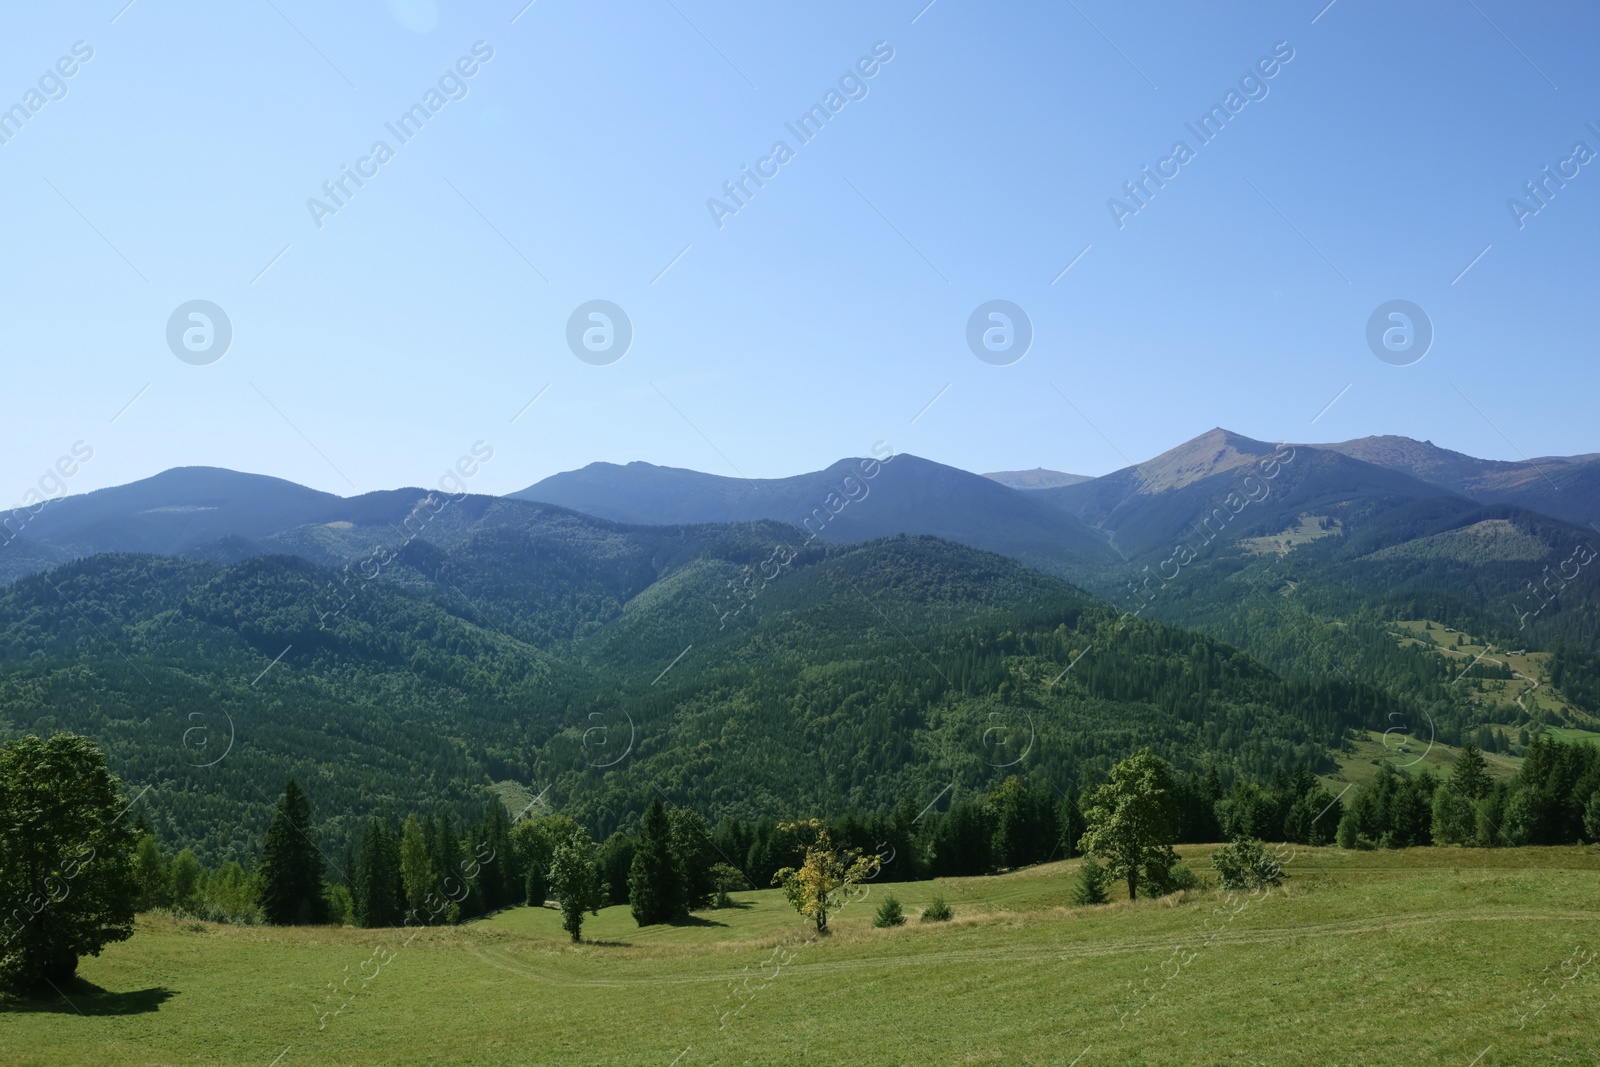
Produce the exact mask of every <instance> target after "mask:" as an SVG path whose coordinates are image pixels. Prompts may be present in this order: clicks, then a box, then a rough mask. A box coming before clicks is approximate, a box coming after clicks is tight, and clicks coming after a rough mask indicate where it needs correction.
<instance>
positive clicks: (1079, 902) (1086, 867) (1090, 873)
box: [1072, 856, 1111, 908]
mask: <svg viewBox="0 0 1600 1067" xmlns="http://www.w3.org/2000/svg"><path fill="white" fill-rule="evenodd" d="M1110 902H1111V898H1110V897H1109V896H1108V895H1107V894H1106V871H1105V868H1104V867H1101V866H1100V865H1099V864H1098V863H1096V862H1095V861H1094V857H1093V856H1085V857H1083V863H1082V864H1081V865H1080V866H1079V867H1078V882H1077V884H1076V885H1074V886H1073V887H1072V903H1073V904H1074V905H1075V906H1077V907H1080V908H1086V907H1089V906H1090V905H1093V904H1109V903H1110Z"/></svg>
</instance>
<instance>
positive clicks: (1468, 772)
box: [1450, 741, 1492, 800]
mask: <svg viewBox="0 0 1600 1067" xmlns="http://www.w3.org/2000/svg"><path fill="white" fill-rule="evenodd" d="M1491 784H1492V783H1491V782H1490V779H1489V765H1488V764H1487V763H1486V762H1485V761H1484V758H1483V755H1482V754H1481V753H1480V752H1479V751H1478V746H1476V745H1474V744H1473V743H1472V742H1471V741H1467V742H1465V743H1463V744H1462V746H1461V751H1460V752H1458V753H1456V761H1455V763H1454V764H1453V765H1452V767H1451V769H1450V785H1451V786H1452V787H1454V789H1455V791H1456V792H1458V793H1460V794H1461V795H1462V796H1464V797H1466V798H1467V799H1468V800H1477V799H1478V798H1479V797H1482V796H1483V795H1484V794H1486V793H1488V792H1489V786H1490V785H1491Z"/></svg>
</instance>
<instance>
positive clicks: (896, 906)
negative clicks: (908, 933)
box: [872, 897, 906, 930]
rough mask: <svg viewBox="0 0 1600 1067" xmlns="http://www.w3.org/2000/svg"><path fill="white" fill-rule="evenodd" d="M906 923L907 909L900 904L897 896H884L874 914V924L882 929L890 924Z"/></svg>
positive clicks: (901, 924) (899, 924)
mask: <svg viewBox="0 0 1600 1067" xmlns="http://www.w3.org/2000/svg"><path fill="white" fill-rule="evenodd" d="M905 924H906V913H905V909H904V908H902V907H901V906H900V901H899V900H898V899H896V898H895V897H884V898H883V902H882V903H880V904H879V905H878V910H877V911H876V912H875V913H874V914H873V916H872V925H873V926H876V927H878V928H879V929H880V930H881V929H884V928H886V927H890V926H904V925H905Z"/></svg>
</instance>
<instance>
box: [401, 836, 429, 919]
mask: <svg viewBox="0 0 1600 1067" xmlns="http://www.w3.org/2000/svg"><path fill="white" fill-rule="evenodd" d="M437 878H438V876H437V874H436V873H435V872H434V869H433V858H432V857H431V856H429V855H428V840H427V838H426V836H425V835H424V834H423V832H422V823H421V822H420V821H419V820H418V819H417V816H416V815H415V814H414V813H413V814H411V815H408V816H406V825H405V829H404V830H402V831H401V832H400V883H401V885H402V886H403V887H404V889H405V904H406V909H407V911H408V913H409V914H411V915H413V916H417V917H419V918H420V917H421V916H422V915H423V914H424V912H425V910H426V908H427V898H428V894H429V893H431V892H433V886H434V883H435V881H437Z"/></svg>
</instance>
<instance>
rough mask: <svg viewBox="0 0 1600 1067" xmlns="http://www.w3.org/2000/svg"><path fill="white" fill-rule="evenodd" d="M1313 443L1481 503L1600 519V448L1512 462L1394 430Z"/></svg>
mask: <svg viewBox="0 0 1600 1067" xmlns="http://www.w3.org/2000/svg"><path fill="white" fill-rule="evenodd" d="M1314 447H1316V448H1319V449H1323V450H1325V451H1329V452H1338V453H1340V454H1341V455H1345V456H1350V457H1351V458H1353V459H1359V460H1362V461H1364V462H1367V463H1372V464H1374V465H1376V466H1380V467H1384V468H1386V469H1388V470H1393V471H1401V472H1404V473H1406V474H1409V475H1411V476H1412V477H1414V478H1417V479H1419V480H1421V481H1424V482H1428V483H1429V484H1432V485H1436V486H1439V487H1440V488H1443V489H1447V490H1449V491H1450V492H1452V493H1459V494H1461V495H1462V496H1466V497H1470V498H1472V499H1473V500H1476V501H1478V502H1479V503H1483V504H1515V505H1517V506H1518V507H1523V508H1527V509H1528V510H1529V511H1537V512H1540V513H1542V514H1545V515H1549V516H1552V517H1553V518H1558V519H1564V520H1565V521H1567V522H1570V523H1573V524H1575V525H1579V526H1588V525H1591V524H1593V523H1595V522H1597V521H1600V454H1595V453H1588V454H1585V455H1581V456H1543V457H1540V458H1538V459H1532V460H1523V461H1519V462H1508V461H1504V460H1492V459H1477V458H1475V457H1473V456H1468V455H1464V454H1463V453H1460V452H1453V451H1451V450H1450V449H1448V448H1440V447H1439V446H1437V445H1435V444H1434V443H1433V442H1432V441H1414V440H1412V439H1411V438H1409V437H1395V436H1382V437H1362V438H1359V439H1357V440H1354V441H1342V442H1339V443H1337V444H1328V445H1316V446H1314Z"/></svg>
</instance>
